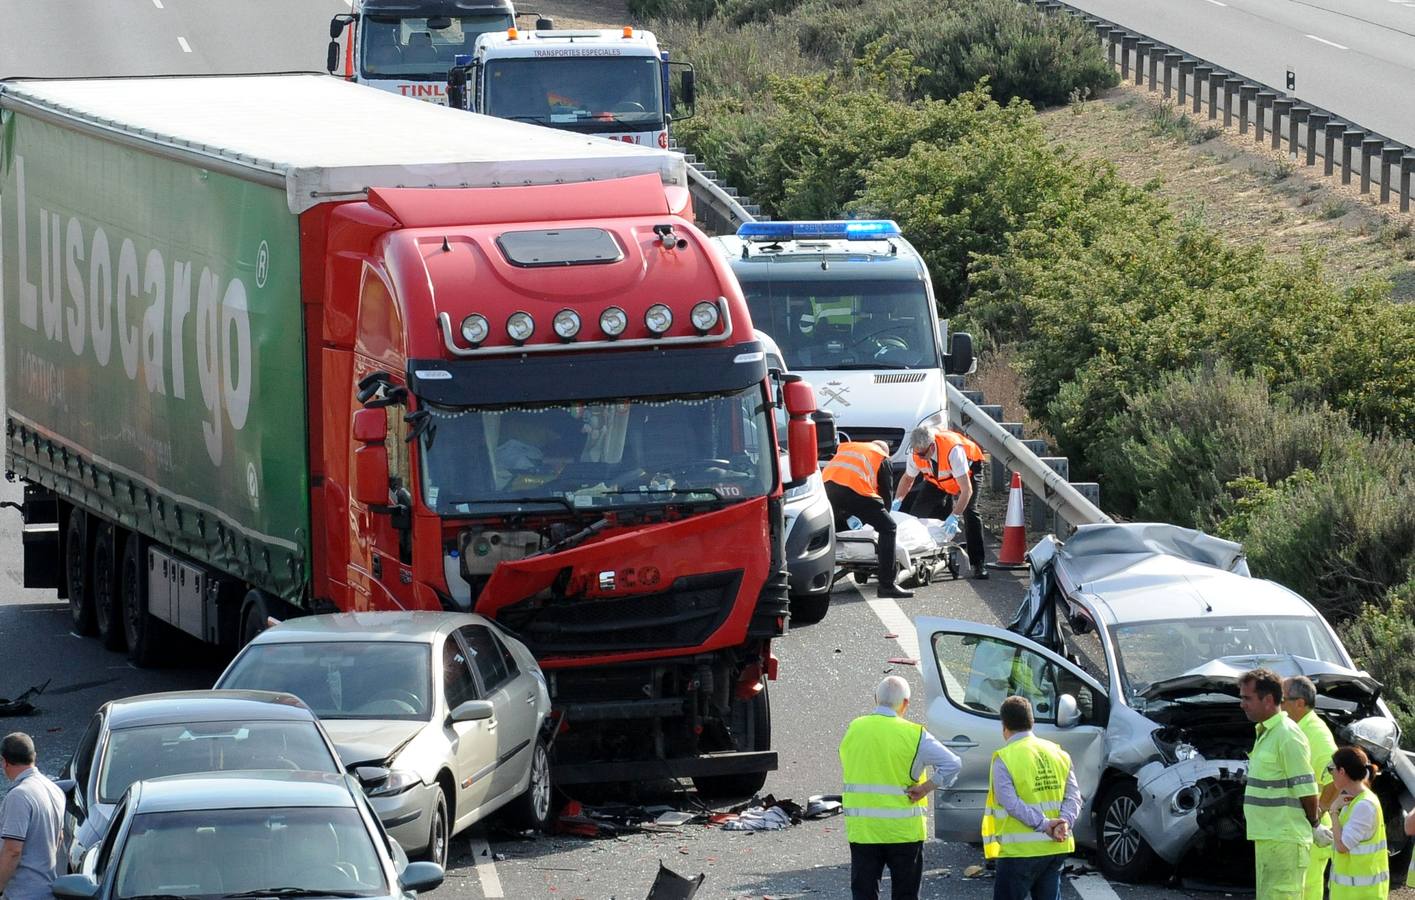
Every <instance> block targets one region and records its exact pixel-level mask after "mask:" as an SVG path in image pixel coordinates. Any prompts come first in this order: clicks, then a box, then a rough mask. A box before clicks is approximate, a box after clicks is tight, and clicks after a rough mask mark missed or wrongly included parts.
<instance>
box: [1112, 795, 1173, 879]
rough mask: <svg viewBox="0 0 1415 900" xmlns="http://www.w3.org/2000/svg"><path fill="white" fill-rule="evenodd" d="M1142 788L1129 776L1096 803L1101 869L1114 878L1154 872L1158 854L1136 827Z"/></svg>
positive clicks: (1127, 877) (1141, 877)
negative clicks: (1135, 819) (1136, 815)
mask: <svg viewBox="0 0 1415 900" xmlns="http://www.w3.org/2000/svg"><path fill="white" fill-rule="evenodd" d="M1139 808H1140V790H1139V788H1137V787H1136V786H1135V782H1133V781H1130V780H1128V779H1127V780H1124V781H1117V782H1115V783H1114V784H1112V785H1111V786H1110V787H1109V788H1107V789H1106V792H1105V793H1104V794H1103V795H1102V796H1101V801H1100V803H1098V804H1096V847H1097V851H1098V852H1097V856H1098V857H1099V862H1100V866H1101V872H1102V873H1104V875H1105V876H1106V877H1107V878H1109V879H1112V880H1114V881H1125V882H1136V881H1140V880H1141V879H1143V878H1144V877H1145V875H1146V874H1147V873H1150V872H1153V871H1154V870H1155V869H1156V868H1157V866H1158V864H1159V857H1158V856H1156V855H1155V851H1154V850H1153V849H1151V848H1150V845H1149V844H1147V843H1145V839H1144V838H1142V837H1140V833H1139V832H1138V831H1136V830H1135V825H1134V817H1135V812H1136V810H1138V809H1139Z"/></svg>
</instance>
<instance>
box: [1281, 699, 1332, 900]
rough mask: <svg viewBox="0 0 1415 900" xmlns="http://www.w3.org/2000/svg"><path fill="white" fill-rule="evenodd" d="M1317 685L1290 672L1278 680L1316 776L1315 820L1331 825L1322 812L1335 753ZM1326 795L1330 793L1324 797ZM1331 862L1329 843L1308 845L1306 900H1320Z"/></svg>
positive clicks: (1329, 790)
mask: <svg viewBox="0 0 1415 900" xmlns="http://www.w3.org/2000/svg"><path fill="white" fill-rule="evenodd" d="M1316 710H1317V686H1316V685H1315V684H1313V683H1312V679H1310V678H1308V677H1307V676H1305V675H1294V676H1292V677H1291V678H1288V679H1285V680H1284V681H1283V682H1282V711H1283V712H1285V713H1287V717H1288V718H1289V719H1291V720H1292V721H1294V722H1296V723H1297V727H1298V728H1300V729H1302V735H1303V736H1304V737H1305V738H1307V753H1308V758H1309V759H1310V760H1311V761H1312V776H1313V777H1314V778H1316V779H1317V806H1318V808H1319V810H1320V811H1321V813H1322V820H1321V822H1320V823H1319V824H1320V825H1323V826H1325V827H1327V828H1331V816H1330V815H1329V814H1328V813H1327V812H1326V810H1325V807H1324V802H1325V804H1326V805H1330V803H1331V801H1332V799H1333V798H1334V797H1335V796H1336V789H1335V788H1331V787H1329V786H1330V785H1331V783H1332V775H1331V773H1330V772H1328V771H1327V767H1328V766H1330V765H1331V755H1332V754H1333V753H1335V752H1336V739H1335V738H1333V737H1332V736H1331V729H1330V728H1328V727H1327V723H1326V722H1323V721H1322V717H1321V716H1319V715H1317V712H1316ZM1328 794H1329V795H1330V796H1328ZM1330 861H1331V845H1330V844H1328V845H1327V846H1325V847H1321V846H1318V845H1317V844H1315V843H1314V844H1313V845H1312V851H1311V856H1310V857H1308V861H1307V880H1306V886H1305V887H1304V888H1303V890H1302V896H1303V897H1305V898H1306V900H1322V897H1323V896H1324V892H1325V889H1326V883H1327V863H1329V862H1330Z"/></svg>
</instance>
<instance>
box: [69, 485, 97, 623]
mask: <svg viewBox="0 0 1415 900" xmlns="http://www.w3.org/2000/svg"><path fill="white" fill-rule="evenodd" d="M88 533H89V529H88V513H86V512H84V511H83V510H82V509H79V508H78V507H76V506H75V507H70V508H69V524H68V527H67V528H65V530H64V589H65V592H66V593H67V594H68V595H69V623H70V625H71V626H72V627H73V629H74V633H75V634H82V635H90V634H93V633H94V621H93V591H92V583H91V582H90V580H89V577H88V561H89V553H88V547H89V543H88Z"/></svg>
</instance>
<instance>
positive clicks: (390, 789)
mask: <svg viewBox="0 0 1415 900" xmlns="http://www.w3.org/2000/svg"><path fill="white" fill-rule="evenodd" d="M422 783H423V780H422V779H421V778H419V777H418V776H417V773H416V772H409V771H408V770H406V769H394V770H393V771H391V772H389V773H388V777H387V778H385V779H383V780H382V781H380V782H378V783H377V784H374V785H371V786H369V787H366V788H364V793H365V794H366V795H368V796H370V797H392V796H393V795H395V794H401V793H403V792H404V791H409V790H412V789H413V788H414V787H417V786H418V785H420V784H422Z"/></svg>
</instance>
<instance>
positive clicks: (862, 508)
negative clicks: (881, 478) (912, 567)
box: [825, 481, 898, 585]
mask: <svg viewBox="0 0 1415 900" xmlns="http://www.w3.org/2000/svg"><path fill="white" fill-rule="evenodd" d="M825 496H826V499H828V500H830V509H831V511H832V512H834V513H835V530H836V531H845V530H846V529H847V528H849V527H850V526H849V525H847V524H845V520H846V519H848V518H850V517H851V516H854V517H855V518H857V519H859V520H860V521H861V522H864V523H865V524H866V525H868V526H870V527H871V528H873V529H874V530H875V533H876V534H878V535H879V540H878V541H876V551H877V553H878V559H879V574H878V575H877V576H876V577H877V578H879V583H880V584H882V585H887V584H894V533H895V531H896V530H898V529H897V527H896V526H895V524H894V519H892V518H890V516H889V508H888V507H886V506H885V505H884V501H883V500H880V499H878V498H876V497H864V496H861V495H860V494H857V493H855V492H854V491H852V490H850V489H849V488H848V487H846V486H845V485H843V484H836V483H835V482H834V481H827V482H826V483H825Z"/></svg>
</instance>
